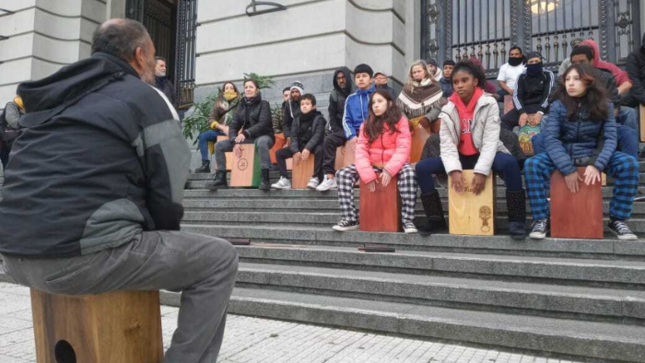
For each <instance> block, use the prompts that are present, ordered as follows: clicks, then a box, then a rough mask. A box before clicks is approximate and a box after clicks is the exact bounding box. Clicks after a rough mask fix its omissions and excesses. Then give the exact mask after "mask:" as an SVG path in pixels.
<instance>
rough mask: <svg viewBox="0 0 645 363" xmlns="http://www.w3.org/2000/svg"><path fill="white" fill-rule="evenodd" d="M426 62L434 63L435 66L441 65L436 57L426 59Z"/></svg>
mask: <svg viewBox="0 0 645 363" xmlns="http://www.w3.org/2000/svg"><path fill="white" fill-rule="evenodd" d="M426 63H428V64H432V65H433V66H435V67H439V63H437V60H436V59H434V58H429V59H428V60H427V61H426Z"/></svg>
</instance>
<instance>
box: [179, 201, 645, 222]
mask: <svg viewBox="0 0 645 363" xmlns="http://www.w3.org/2000/svg"><path fill="white" fill-rule="evenodd" d="M358 203H359V198H355V200H354V204H355V205H356V207H358V206H359V204H358ZM183 205H184V208H186V209H187V210H194V211H203V210H209V211H227V212H230V211H236V212H237V211H240V212H243V211H265V213H267V214H273V213H275V212H277V211H281V212H283V211H286V212H293V213H307V212H318V213H322V212H324V213H336V215H339V213H340V207H339V204H338V200H334V199H305V198H294V199H272V198H267V199H259V198H258V199H246V198H240V199H215V198H211V199H197V198H195V199H186V200H184V203H183ZM442 205H443V210H444V214H446V215H447V213H448V199H447V198H444V199H443V200H442ZM526 207H527V213H528V215H530V211H531V208H530V205H529V203H528V201H527V206H526ZM496 208H497V210H496V211H497V213H498V214H499V213H501V214H506V212H507V211H508V208H507V206H506V201H505V200H499V199H498V200H497V203H496ZM415 210H416V211H418V212H423V204H422V203H421V200H419V199H417V204H416V206H415ZM603 213H604V214H605V216H608V215H609V201H608V200H605V201H603ZM643 215H645V203H640V202H636V203H634V206H633V208H632V216H633V219H638V218H639V217H640V216H643Z"/></svg>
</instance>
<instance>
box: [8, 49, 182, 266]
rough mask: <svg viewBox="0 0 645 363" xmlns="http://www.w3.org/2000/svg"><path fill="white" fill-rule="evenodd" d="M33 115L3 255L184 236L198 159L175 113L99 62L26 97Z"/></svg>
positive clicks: (156, 95) (126, 72) (15, 164)
mask: <svg viewBox="0 0 645 363" xmlns="http://www.w3.org/2000/svg"><path fill="white" fill-rule="evenodd" d="M18 94H19V95H20V96H21V97H22V99H23V102H24V106H25V111H26V114H25V116H24V117H23V118H21V120H20V125H21V126H22V127H23V128H24V131H23V134H22V135H21V136H20V137H19V138H18V139H16V141H15V142H14V145H13V152H12V154H11V160H10V161H9V167H8V168H7V172H6V173H5V182H4V186H3V190H2V195H3V200H2V202H0V253H3V254H9V255H17V256H28V257H61V256H75V255H81V254H88V253H92V252H95V251H99V250H103V249H107V248H113V247H117V246H119V245H122V244H125V243H129V242H130V241H132V240H133V237H134V236H136V235H137V234H140V233H141V231H142V230H179V224H180V221H181V218H182V216H183V213H184V209H183V207H182V199H183V191H184V185H185V183H186V180H187V179H188V166H189V164H190V150H189V148H188V144H187V142H186V139H185V138H184V137H183V135H182V132H181V129H180V127H179V122H178V117H177V113H176V112H175V111H174V110H172V109H171V107H169V105H168V103H167V102H166V101H165V100H164V99H163V97H162V96H161V95H160V92H159V91H158V90H156V89H155V88H153V87H152V86H150V85H148V84H146V83H144V82H142V81H141V80H140V79H139V76H138V75H137V73H136V71H135V70H134V69H133V68H132V67H131V66H130V65H129V64H128V63H127V62H125V61H123V60H121V59H119V58H116V57H114V56H111V55H107V54H102V53H98V54H95V55H93V56H92V57H91V58H88V59H85V60H82V61H79V62H76V63H74V64H72V65H70V66H67V67H64V68H62V69H61V70H60V71H58V72H56V73H55V74H53V75H51V76H49V77H47V78H45V79H42V80H40V81H35V82H29V83H23V84H21V85H20V86H19V87H18Z"/></svg>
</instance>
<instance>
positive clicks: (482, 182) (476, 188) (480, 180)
mask: <svg viewBox="0 0 645 363" xmlns="http://www.w3.org/2000/svg"><path fill="white" fill-rule="evenodd" d="M471 187H472V188H473V193H475V195H479V193H481V192H483V191H484V187H486V175H483V174H478V173H475V177H474V178H473V184H472V185H471Z"/></svg>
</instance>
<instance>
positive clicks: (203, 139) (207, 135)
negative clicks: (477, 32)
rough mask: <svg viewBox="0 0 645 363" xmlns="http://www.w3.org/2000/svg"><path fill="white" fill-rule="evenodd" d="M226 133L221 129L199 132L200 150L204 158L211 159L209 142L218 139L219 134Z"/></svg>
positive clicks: (205, 159)
mask: <svg viewBox="0 0 645 363" xmlns="http://www.w3.org/2000/svg"><path fill="white" fill-rule="evenodd" d="M224 135H226V134H225V133H224V132H222V131H220V130H208V131H204V132H202V133H201V134H199V136H198V139H199V151H200V152H201V153H202V160H204V161H208V160H210V159H211V158H210V156H209V155H208V142H209V141H217V137H218V136H224Z"/></svg>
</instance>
